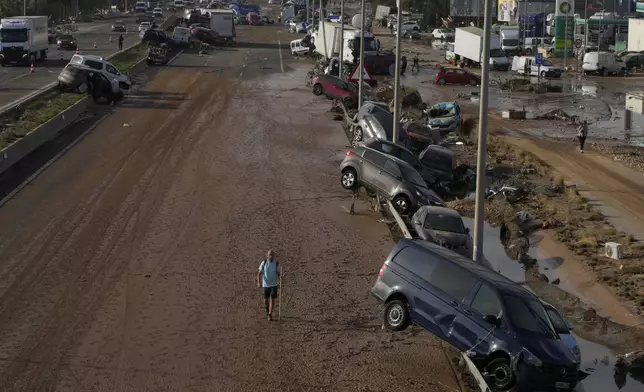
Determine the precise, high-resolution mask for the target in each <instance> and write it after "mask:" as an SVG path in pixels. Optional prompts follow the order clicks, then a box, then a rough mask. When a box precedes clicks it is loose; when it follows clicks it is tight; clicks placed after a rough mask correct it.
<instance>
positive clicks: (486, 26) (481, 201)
mask: <svg viewBox="0 0 644 392" xmlns="http://www.w3.org/2000/svg"><path fill="white" fill-rule="evenodd" d="M492 4H494V1H493V0H485V16H484V19H483V56H482V57H483V58H482V59H481V98H480V106H479V135H478V137H479V143H478V144H479V145H478V156H477V159H476V205H475V208H474V210H475V212H474V261H475V262H477V263H481V262H483V228H484V224H485V222H484V220H485V158H486V156H487V116H488V113H487V111H488V94H489V88H488V85H489V82H490V35H491V34H490V33H491V30H492ZM394 125H395V124H394Z"/></svg>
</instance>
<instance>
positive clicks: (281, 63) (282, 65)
mask: <svg viewBox="0 0 644 392" xmlns="http://www.w3.org/2000/svg"><path fill="white" fill-rule="evenodd" d="M277 51H278V52H279V53H280V68H281V70H282V73H284V59H283V58H282V42H281V41H280V35H279V31H278V34H277Z"/></svg>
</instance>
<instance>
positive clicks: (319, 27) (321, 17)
mask: <svg viewBox="0 0 644 392" xmlns="http://www.w3.org/2000/svg"><path fill="white" fill-rule="evenodd" d="M313 4H315V3H313ZM318 20H319V22H318V23H319V25H318V29H319V30H320V31H322V40H323V41H324V56H325V57H326V56H328V55H329V48H328V46H327V45H328V44H327V42H326V29H325V28H324V25H326V23H324V17H323V16H322V0H320V9H319V10H318ZM313 23H315V17H313ZM331 55H333V45H332V46H331ZM331 59H333V57H329V61H331Z"/></svg>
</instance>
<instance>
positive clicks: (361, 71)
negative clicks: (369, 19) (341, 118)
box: [358, 0, 366, 108]
mask: <svg viewBox="0 0 644 392" xmlns="http://www.w3.org/2000/svg"><path fill="white" fill-rule="evenodd" d="M364 2H365V0H362V5H361V6H360V65H359V67H360V69H359V70H358V72H359V73H358V83H360V84H359V85H358V108H361V107H362V100H363V96H362V93H363V91H362V85H363V84H364V25H365V19H366V16H365V14H364Z"/></svg>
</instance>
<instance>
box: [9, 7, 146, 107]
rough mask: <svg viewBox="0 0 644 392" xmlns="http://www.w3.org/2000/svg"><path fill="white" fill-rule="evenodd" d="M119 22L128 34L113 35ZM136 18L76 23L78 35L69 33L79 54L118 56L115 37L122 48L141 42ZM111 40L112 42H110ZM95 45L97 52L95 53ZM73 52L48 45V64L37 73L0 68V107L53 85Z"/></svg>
mask: <svg viewBox="0 0 644 392" xmlns="http://www.w3.org/2000/svg"><path fill="white" fill-rule="evenodd" d="M116 20H122V21H123V22H125V23H126V26H127V28H128V33H127V34H124V33H113V32H112V22H114V21H116ZM134 21H135V17H130V18H119V19H112V20H101V21H95V22H91V23H79V24H78V31H77V32H75V33H72V35H73V36H74V37H75V38H76V39H77V41H78V46H79V50H80V53H81V54H93V55H97V56H104V57H107V56H109V55H111V54H113V53H116V52H118V37H119V35H120V34H124V35H123V38H124V39H125V40H124V42H123V48H127V47H128V46H130V45H134V44H135V43H137V42H139V41H140V38H139V33H138V24H136V23H135V22H134ZM110 37H112V42H109V38H110ZM94 43H96V49H94ZM74 53H75V51H73V50H58V49H57V48H56V45H49V51H48V55H47V57H48V58H47V61H46V62H45V63H44V64H43V63H36V72H35V73H30V72H29V67H25V66H6V67H3V68H0V107H2V106H5V105H8V104H10V103H11V102H13V101H15V100H17V99H20V98H22V97H24V96H26V95H29V94H32V93H33V92H35V91H38V90H39V89H42V88H43V87H44V86H46V85H47V84H49V83H51V82H54V81H56V78H57V77H58V74H59V73H60V71H61V70H62V69H63V67H64V66H65V65H66V64H67V63H68V62H69V59H70V58H71V57H72V56H73V55H74Z"/></svg>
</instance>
